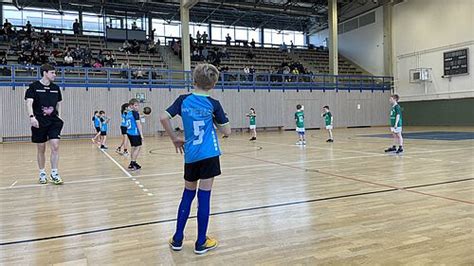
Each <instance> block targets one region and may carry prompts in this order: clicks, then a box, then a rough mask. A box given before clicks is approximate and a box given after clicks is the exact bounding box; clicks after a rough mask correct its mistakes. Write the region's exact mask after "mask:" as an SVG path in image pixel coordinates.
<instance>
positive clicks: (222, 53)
mask: <svg viewBox="0 0 474 266" xmlns="http://www.w3.org/2000/svg"><path fill="white" fill-rule="evenodd" d="M218 56H219V57H220V58H223V59H224V58H225V59H230V55H229V52H228V51H227V48H226V47H221V48H220V49H219V52H218Z"/></svg>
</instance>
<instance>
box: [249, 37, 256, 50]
mask: <svg viewBox="0 0 474 266" xmlns="http://www.w3.org/2000/svg"><path fill="white" fill-rule="evenodd" d="M250 46H251V47H252V48H253V49H255V40H254V39H253V38H252V41H251V42H250Z"/></svg>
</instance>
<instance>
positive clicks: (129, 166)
mask: <svg viewBox="0 0 474 266" xmlns="http://www.w3.org/2000/svg"><path fill="white" fill-rule="evenodd" d="M128 170H132V171H133V170H136V169H135V165H134V164H133V163H130V164H129V165H128Z"/></svg>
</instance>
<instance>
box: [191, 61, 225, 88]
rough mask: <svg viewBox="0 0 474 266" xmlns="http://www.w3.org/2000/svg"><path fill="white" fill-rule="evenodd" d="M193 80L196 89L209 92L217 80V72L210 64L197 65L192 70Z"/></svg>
mask: <svg viewBox="0 0 474 266" xmlns="http://www.w3.org/2000/svg"><path fill="white" fill-rule="evenodd" d="M193 79H194V84H195V85H196V86H197V87H198V88H200V89H202V90H206V91H207V90H210V89H212V88H214V86H215V85H216V83H217V81H218V80H219V70H217V68H216V67H215V66H213V65H211V64H199V65H197V66H196V68H194V72H193Z"/></svg>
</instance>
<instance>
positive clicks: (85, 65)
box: [82, 58, 92, 67]
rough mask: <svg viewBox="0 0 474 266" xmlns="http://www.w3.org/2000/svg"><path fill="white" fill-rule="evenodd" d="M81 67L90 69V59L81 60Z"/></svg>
mask: <svg viewBox="0 0 474 266" xmlns="http://www.w3.org/2000/svg"><path fill="white" fill-rule="evenodd" d="M82 67H92V62H91V58H84V59H82Z"/></svg>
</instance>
